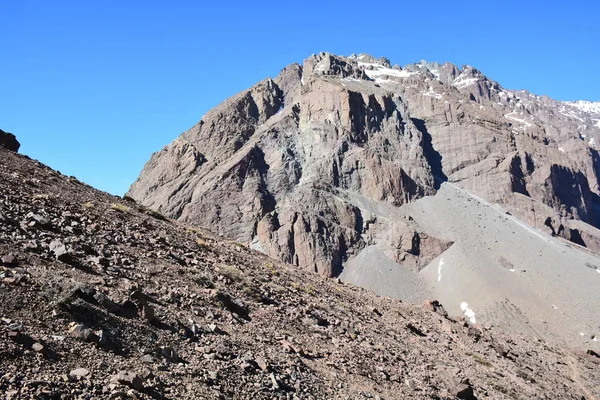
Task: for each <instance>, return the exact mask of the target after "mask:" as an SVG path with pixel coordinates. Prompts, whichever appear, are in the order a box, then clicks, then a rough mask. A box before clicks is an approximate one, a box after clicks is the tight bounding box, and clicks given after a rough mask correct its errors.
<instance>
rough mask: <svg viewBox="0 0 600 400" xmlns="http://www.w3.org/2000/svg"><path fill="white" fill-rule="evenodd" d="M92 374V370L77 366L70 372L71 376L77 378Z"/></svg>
mask: <svg viewBox="0 0 600 400" xmlns="http://www.w3.org/2000/svg"><path fill="white" fill-rule="evenodd" d="M89 374H90V371H89V370H87V369H85V368H77V369H74V370H72V371H71V372H69V376H70V377H72V378H75V379H82V378H85V377H86V376H88V375H89Z"/></svg>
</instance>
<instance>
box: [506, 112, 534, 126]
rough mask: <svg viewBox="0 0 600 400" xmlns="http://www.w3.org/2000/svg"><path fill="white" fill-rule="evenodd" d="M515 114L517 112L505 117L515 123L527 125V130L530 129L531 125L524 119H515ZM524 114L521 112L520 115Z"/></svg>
mask: <svg viewBox="0 0 600 400" xmlns="http://www.w3.org/2000/svg"><path fill="white" fill-rule="evenodd" d="M515 113H516V111H513V112H510V113H508V114H506V115H505V116H504V117H505V118H508V119H512V120H513V121H517V122H520V123H522V124H523V125H525V126H526V127H527V128H529V127H530V126H531V123H529V122H527V121H525V120H524V119H522V118H517V117H513V116H512V115H513V114H515ZM522 114H523V112H521V113H520V114H519V115H522Z"/></svg>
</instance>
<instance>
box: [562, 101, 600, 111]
mask: <svg viewBox="0 0 600 400" xmlns="http://www.w3.org/2000/svg"><path fill="white" fill-rule="evenodd" d="M563 104H566V105H568V106H571V107H573V108H576V109H578V110H581V111H583V112H585V113H588V114H600V101H597V102H591V101H586V100H579V101H565V102H564V103H563Z"/></svg>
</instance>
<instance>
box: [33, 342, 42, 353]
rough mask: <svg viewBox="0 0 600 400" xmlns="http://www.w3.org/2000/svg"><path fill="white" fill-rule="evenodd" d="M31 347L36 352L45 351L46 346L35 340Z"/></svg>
mask: <svg viewBox="0 0 600 400" xmlns="http://www.w3.org/2000/svg"><path fill="white" fill-rule="evenodd" d="M31 349H32V350H33V351H35V352H36V353H43V352H44V350H45V347H44V345H43V344H41V343H39V342H35V343H34V344H33V345H32V346H31Z"/></svg>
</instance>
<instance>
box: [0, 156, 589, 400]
mask: <svg viewBox="0 0 600 400" xmlns="http://www.w3.org/2000/svg"><path fill="white" fill-rule="evenodd" d="M0 259H1V263H0V397H2V398H3V399H4V398H6V399H29V398H31V399H34V398H35V399H104V398H111V399H119V398H122V399H124V398H131V399H152V398H154V399H197V398H216V399H217V398H221V399H229V398H231V399H233V398H235V399H294V398H297V399H402V398H414V399H456V398H458V399H584V398H585V399H594V398H598V397H599V396H600V386H599V384H600V379H599V378H600V369H599V368H600V358H599V356H598V354H597V353H595V352H593V351H588V352H587V353H586V352H585V351H580V352H574V351H571V350H568V349H564V348H559V347H557V346H556V345H551V344H547V343H544V342H542V341H540V340H535V339H531V338H528V337H526V336H520V335H516V334H508V333H504V332H502V331H498V330H495V329H488V328H485V327H482V326H477V325H472V324H470V323H469V322H468V321H465V320H464V319H462V318H451V317H449V316H448V315H447V313H446V312H445V310H444V308H443V305H441V304H439V303H437V302H435V301H430V302H427V303H426V304H419V305H414V304H406V303H402V302H400V301H398V300H392V299H387V298H380V297H377V296H376V295H374V294H372V293H370V292H367V291H365V290H362V289H359V288H356V287H353V286H351V285H345V284H341V283H339V281H337V280H332V279H325V278H323V277H320V276H318V275H316V274H313V273H310V272H305V271H303V270H300V269H298V268H296V267H293V266H290V265H288V264H284V263H282V262H278V261H274V260H272V259H269V258H267V257H266V256H264V255H262V254H260V253H258V252H255V251H253V250H250V249H248V248H247V247H245V246H243V245H241V244H238V243H236V242H232V241H228V240H225V239H222V238H220V237H217V236H215V235H213V234H211V233H209V232H206V231H204V230H199V229H196V228H192V227H188V226H185V225H182V224H180V223H178V222H175V221H172V220H168V219H166V218H164V217H162V216H161V215H160V214H158V213H157V212H155V211H152V210H150V209H147V208H144V207H142V206H140V205H139V204H137V203H135V202H133V201H131V200H128V199H122V198H119V197H113V196H110V195H108V194H106V193H102V192H99V191H97V190H95V189H93V188H91V187H89V186H87V185H85V184H83V183H81V182H79V181H78V180H77V179H75V178H74V177H66V176H63V175H61V174H60V173H58V172H56V171H53V170H51V169H50V168H48V167H46V166H44V165H42V164H41V163H39V162H36V161H33V160H31V159H29V158H27V157H25V156H22V155H18V154H15V153H12V152H9V151H6V150H4V149H0Z"/></svg>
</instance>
